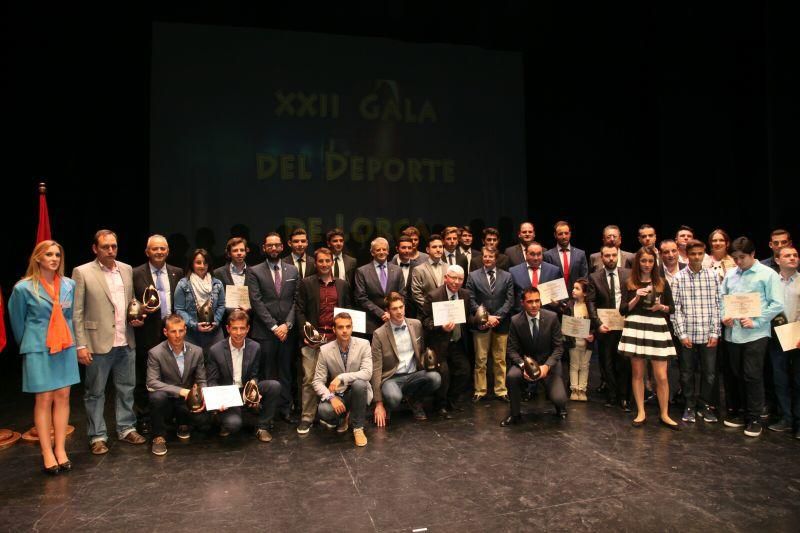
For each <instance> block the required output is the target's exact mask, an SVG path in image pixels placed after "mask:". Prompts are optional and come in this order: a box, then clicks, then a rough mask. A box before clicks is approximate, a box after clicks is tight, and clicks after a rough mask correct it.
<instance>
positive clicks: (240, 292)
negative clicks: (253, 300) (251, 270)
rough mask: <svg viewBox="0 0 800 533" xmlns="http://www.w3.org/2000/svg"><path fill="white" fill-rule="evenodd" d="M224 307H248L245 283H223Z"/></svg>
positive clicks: (248, 301) (248, 296)
mask: <svg viewBox="0 0 800 533" xmlns="http://www.w3.org/2000/svg"><path fill="white" fill-rule="evenodd" d="M225 307H227V308H228V309H239V308H240V307H241V308H242V309H250V295H249V294H248V293H247V285H225Z"/></svg>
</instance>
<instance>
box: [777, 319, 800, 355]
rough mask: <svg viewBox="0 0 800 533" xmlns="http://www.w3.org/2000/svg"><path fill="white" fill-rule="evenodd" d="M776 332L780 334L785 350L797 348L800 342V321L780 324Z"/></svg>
mask: <svg viewBox="0 0 800 533" xmlns="http://www.w3.org/2000/svg"><path fill="white" fill-rule="evenodd" d="M775 334H776V335H778V340H779V341H780V343H781V348H783V351H784V352H788V351H789V350H794V349H795V348H797V343H798V342H800V322H789V323H788V324H784V325H782V326H778V327H777V328H775Z"/></svg>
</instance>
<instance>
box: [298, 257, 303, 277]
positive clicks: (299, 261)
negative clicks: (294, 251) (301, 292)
mask: <svg viewBox="0 0 800 533" xmlns="http://www.w3.org/2000/svg"><path fill="white" fill-rule="evenodd" d="M297 273H298V274H299V276H298V277H299V279H303V278H304V277H305V276H304V275H303V258H302V257H301V258H300V259H298V260H297Z"/></svg>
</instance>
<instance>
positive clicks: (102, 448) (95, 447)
mask: <svg viewBox="0 0 800 533" xmlns="http://www.w3.org/2000/svg"><path fill="white" fill-rule="evenodd" d="M89 447H90V448H91V449H92V453H93V454H94V455H103V454H104V453H108V446H106V441H104V440H96V441H94V442H93V443H91V444H90V445H89Z"/></svg>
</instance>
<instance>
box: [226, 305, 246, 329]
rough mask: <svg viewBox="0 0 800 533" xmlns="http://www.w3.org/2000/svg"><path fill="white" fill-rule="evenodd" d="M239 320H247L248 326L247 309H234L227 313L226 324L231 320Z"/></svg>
mask: <svg viewBox="0 0 800 533" xmlns="http://www.w3.org/2000/svg"><path fill="white" fill-rule="evenodd" d="M239 320H244V321H245V322H247V325H248V326H249V325H250V315H248V314H247V311H242V310H241V309H234V310H233V311H231V313H230V314H229V315H228V325H230V324H231V322H237V321H239Z"/></svg>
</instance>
